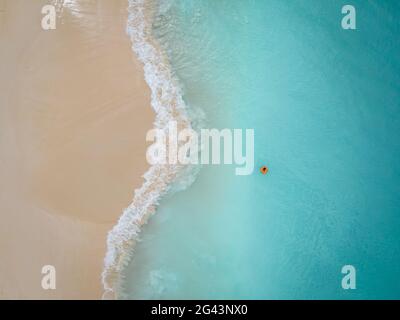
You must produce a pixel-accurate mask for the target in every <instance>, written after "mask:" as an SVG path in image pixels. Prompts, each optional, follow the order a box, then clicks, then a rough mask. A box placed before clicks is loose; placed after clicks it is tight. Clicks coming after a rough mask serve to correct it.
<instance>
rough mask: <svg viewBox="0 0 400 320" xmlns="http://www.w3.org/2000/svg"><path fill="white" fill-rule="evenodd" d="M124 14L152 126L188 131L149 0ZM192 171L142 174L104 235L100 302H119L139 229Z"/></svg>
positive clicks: (137, 0)
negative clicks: (173, 124) (129, 199)
mask: <svg viewBox="0 0 400 320" xmlns="http://www.w3.org/2000/svg"><path fill="white" fill-rule="evenodd" d="M128 12H129V17H128V24H127V33H128V35H129V36H130V38H131V41H132V49H133V51H134V52H135V53H136V55H137V57H138V59H139V60H140V61H141V62H142V64H143V66H144V76H145V80H146V82H147V84H148V85H149V87H150V89H151V106H152V108H153V109H154V111H155V113H156V117H155V121H154V127H155V128H157V129H161V130H165V131H166V132H167V130H168V123H169V122H170V121H176V122H177V124H178V130H182V129H186V128H187V129H191V128H192V122H191V119H190V117H189V115H188V109H187V107H186V105H185V103H184V101H183V98H182V92H181V88H180V85H179V83H178V80H177V79H176V78H175V77H174V76H173V74H172V71H171V67H170V64H169V62H168V59H167V58H166V56H165V54H164V53H163V51H162V50H161V48H160V46H159V45H158V44H157V41H156V40H155V39H154V38H153V37H152V32H151V25H152V24H151V21H152V15H153V14H154V6H153V3H152V1H146V0H129V6H128ZM197 169H198V168H191V167H188V166H185V165H180V164H176V165H169V164H166V165H153V166H151V167H150V168H149V169H148V171H147V172H146V173H145V174H144V176H143V177H144V180H145V181H144V183H143V185H142V186H141V187H140V188H139V189H136V190H135V193H134V197H133V200H132V203H131V204H130V205H129V207H128V208H126V209H125V210H124V212H123V214H122V215H121V217H120V219H119V221H118V223H117V224H116V225H115V226H114V227H113V229H112V230H111V231H110V232H109V234H108V238H107V253H106V257H105V259H104V269H103V273H102V281H103V286H104V290H105V292H104V294H103V299H117V298H123V283H124V279H123V275H122V271H123V270H124V269H125V267H126V266H127V265H128V263H129V261H130V260H131V258H132V255H133V251H134V250H133V248H134V246H135V244H136V242H138V240H139V234H140V231H141V227H142V226H143V225H144V224H146V223H147V221H148V219H149V218H150V217H151V216H152V215H153V214H154V213H155V212H156V209H157V206H158V205H159V202H160V200H161V199H162V198H163V196H165V195H166V194H167V193H170V192H176V191H179V190H182V189H185V188H187V187H188V186H189V185H190V184H191V183H192V182H193V181H194V180H195V177H196V173H197V172H198V170H197Z"/></svg>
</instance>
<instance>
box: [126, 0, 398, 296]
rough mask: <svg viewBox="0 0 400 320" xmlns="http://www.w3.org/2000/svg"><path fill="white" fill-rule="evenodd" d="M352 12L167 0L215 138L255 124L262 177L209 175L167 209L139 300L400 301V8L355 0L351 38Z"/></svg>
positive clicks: (163, 10) (156, 229) (149, 252)
mask: <svg viewBox="0 0 400 320" xmlns="http://www.w3.org/2000/svg"><path fill="white" fill-rule="evenodd" d="M344 4H347V2H344V1H316V0H315V1H305V0H303V1H281V0H276V1H261V0H260V1H255V0H252V1H251V0H248V1H245V0H240V1H239V0H237V1H235V0H229V1H228V0H226V1H224V0H219V1H212V0H209V1H205V0H204V1H200V0H185V1H183V0H181V1H178V0H168V1H159V2H158V10H159V12H158V14H157V18H156V20H155V22H154V26H153V27H154V36H155V37H156V38H157V39H158V40H159V42H160V43H161V44H162V46H163V47H164V49H165V50H166V52H167V53H168V56H169V59H170V61H171V64H172V67H173V70H174V72H175V73H176V76H177V77H178V78H179V79H180V81H181V84H182V87H183V90H184V93H185V95H184V99H185V101H186V102H187V104H188V105H189V106H190V107H191V108H194V109H196V108H201V109H203V110H204V112H205V115H206V118H207V120H206V121H207V123H206V126H207V127H209V128H220V129H222V128H243V129H245V128H254V129H255V165H256V169H255V171H254V173H253V174H252V175H250V176H240V177H239V176H235V174H234V167H233V166H204V167H203V168H202V171H201V173H200V175H199V177H198V179H197V180H196V182H195V183H194V184H193V185H192V186H191V187H190V188H188V189H187V190H185V191H183V192H180V193H177V194H174V195H172V196H170V197H167V198H166V199H164V200H163V202H162V203H161V205H160V207H159V209H158V212H157V214H156V215H155V216H154V217H153V218H152V220H151V221H150V223H149V224H148V225H147V226H145V227H144V228H143V231H142V242H140V243H139V245H138V246H137V247H136V249H135V254H134V258H133V260H132V262H131V264H130V265H129V267H128V269H127V270H126V272H125V276H126V277H127V279H126V291H127V293H128V297H129V298H132V299H138V298H139V299H143V298H151V299H152V298H160V299H180V298H185V299H189V298H195V299H203V298H204V299H227V298H231V299H317V298H320V299H361V298H363V299H372V298H377V299H381V298H400V281H399V278H400V265H399V261H400V209H399V208H400V199H399V195H400V187H399V181H400V160H399V159H400V139H399V138H398V137H399V134H400V90H399V89H400V60H399V59H398V57H399V56H400V54H399V53H400V40H399V37H398V34H399V31H400V18H399V15H400V4H399V3H398V2H397V1H355V0H353V1H351V4H352V5H354V6H355V7H356V10H357V30H343V29H342V28H341V18H342V14H341V8H342V6H343V5H344ZM262 165H267V166H268V167H269V168H270V172H269V174H268V175H266V176H263V175H261V174H260V173H259V172H258V168H259V167H261V166H262ZM347 264H351V265H354V266H355V268H356V270H357V289H356V290H343V289H342V287H341V280H342V277H343V275H342V274H341V268H342V266H344V265H347Z"/></svg>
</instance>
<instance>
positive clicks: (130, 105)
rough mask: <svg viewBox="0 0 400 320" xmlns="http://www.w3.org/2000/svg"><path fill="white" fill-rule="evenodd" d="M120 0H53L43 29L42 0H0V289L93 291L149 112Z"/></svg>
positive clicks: (136, 166) (50, 294)
mask: <svg viewBox="0 0 400 320" xmlns="http://www.w3.org/2000/svg"><path fill="white" fill-rule="evenodd" d="M127 3H128V2H127V1H126V0H117V1H112V2H111V1H107V0H98V1H96V2H91V3H87V2H84V1H76V2H74V3H61V2H57V5H59V4H61V8H62V12H61V13H60V14H59V17H58V20H57V21H58V24H57V29H56V30H51V31H43V30H42V29H41V28H40V21H41V18H42V15H41V13H40V8H41V7H42V6H43V5H45V4H48V3H47V2H46V1H44V0H35V1H29V2H26V1H21V0H12V1H8V0H1V1H0V8H1V9H2V11H1V15H0V28H1V29H0V38H1V40H2V41H3V42H4V43H7V46H5V50H3V51H2V52H0V61H1V62H2V64H3V65H2V66H1V67H2V72H1V74H0V88H1V90H2V91H3V92H2V94H1V96H0V126H1V127H2V132H3V133H4V134H2V136H1V137H0V151H1V157H0V163H1V167H0V206H1V207H0V214H1V218H2V221H3V223H2V224H1V226H0V237H1V242H0V243H1V246H0V253H1V254H2V256H3V257H7V259H2V260H1V261H0V298H3V299H100V298H101V295H102V292H103V288H102V285H101V271H102V268H103V258H104V254H105V252H106V243H105V240H106V236H107V232H108V231H109V230H110V229H111V228H112V225H113V224H114V223H115V221H117V219H118V217H119V216H120V213H121V209H122V208H123V207H124V206H125V205H126V203H129V201H130V200H131V198H132V196H131V194H132V191H133V189H134V188H135V187H139V186H140V185H141V184H142V181H143V178H142V174H143V172H145V171H146V168H148V164H147V161H146V159H145V153H146V152H145V150H146V148H147V143H146V141H145V135H146V132H147V130H149V129H151V128H152V123H153V121H154V113H153V112H152V110H151V108H150V91H149V89H148V86H147V84H146V83H145V81H144V79H143V71H142V70H143V68H142V66H141V64H140V63H139V62H138V60H137V59H136V57H135V56H134V55H133V54H132V50H131V48H130V47H131V46H130V42H129V38H128V37H127V35H126V32H125V30H126V21H127V15H128V14H127ZM44 265H54V266H55V267H56V271H57V288H56V290H54V291H53V290H49V291H45V290H43V289H42V288H41V280H42V277H43V275H42V274H41V269H42V266H44Z"/></svg>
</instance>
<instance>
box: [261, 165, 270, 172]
mask: <svg viewBox="0 0 400 320" xmlns="http://www.w3.org/2000/svg"><path fill="white" fill-rule="evenodd" d="M268 171H269V170H268V167H267V166H262V167H261V168H260V172H261V173H262V174H267V173H268Z"/></svg>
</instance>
